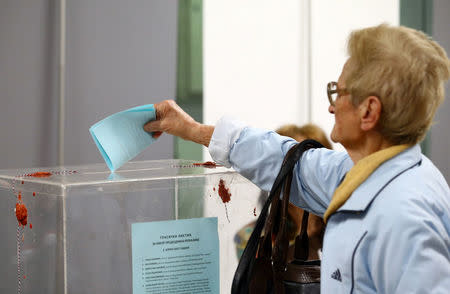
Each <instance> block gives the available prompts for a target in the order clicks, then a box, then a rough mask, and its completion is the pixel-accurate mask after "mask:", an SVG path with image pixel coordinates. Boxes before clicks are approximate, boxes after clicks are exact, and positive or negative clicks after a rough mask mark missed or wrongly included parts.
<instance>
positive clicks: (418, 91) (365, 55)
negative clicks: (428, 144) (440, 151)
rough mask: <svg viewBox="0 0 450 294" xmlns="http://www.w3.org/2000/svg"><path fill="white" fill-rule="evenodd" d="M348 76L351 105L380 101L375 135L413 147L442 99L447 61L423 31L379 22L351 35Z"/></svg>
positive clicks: (449, 68) (449, 64)
mask: <svg viewBox="0 0 450 294" xmlns="http://www.w3.org/2000/svg"><path fill="white" fill-rule="evenodd" d="M347 49H348V53H349V56H350V59H349V65H350V69H349V75H348V76H347V79H346V81H345V83H346V88H347V91H348V92H349V93H350V94H351V95H352V98H351V99H352V103H353V104H354V105H355V106H356V105H359V104H360V103H361V102H362V101H363V100H364V99H365V98H367V97H368V96H372V95H373V96H377V97H378V98H379V99H380V101H381V103H382V112H381V116H380V122H379V131H380V132H381V134H382V135H383V136H384V137H385V138H386V139H387V140H388V141H390V142H391V143H393V144H415V143H417V142H419V141H421V140H422V139H423V138H424V136H425V135H426V132H427V130H428V129H429V128H430V126H431V124H432V121H433V117H434V114H435V112H436V109H437V107H438V106H439V105H440V104H441V103H442V101H443V100H444V83H445V82H446V81H447V80H448V79H449V77H450V62H449V59H448V57H447V55H446V53H445V51H444V49H442V47H441V46H439V44H438V43H436V42H434V41H432V40H431V39H430V38H429V37H427V36H426V35H425V34H424V33H422V32H419V31H416V30H413V29H410V28H406V27H402V26H400V27H392V26H389V25H386V24H382V25H379V26H376V27H370V28H366V29H362V30H357V31H354V32H352V33H351V35H350V38H349V41H348V48H347Z"/></svg>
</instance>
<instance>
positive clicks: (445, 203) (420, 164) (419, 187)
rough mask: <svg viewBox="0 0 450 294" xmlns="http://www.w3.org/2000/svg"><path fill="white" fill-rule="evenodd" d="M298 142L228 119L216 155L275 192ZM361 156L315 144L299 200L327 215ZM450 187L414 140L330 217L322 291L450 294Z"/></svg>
mask: <svg viewBox="0 0 450 294" xmlns="http://www.w3.org/2000/svg"><path fill="white" fill-rule="evenodd" d="M295 143H296V141H294V140H292V139H290V138H288V137H283V136H280V135H278V134H276V133H275V132H273V131H267V130H262V129H256V128H251V127H247V126H246V125H244V124H243V123H242V122H239V121H237V120H233V119H231V118H227V117H223V118H222V119H220V120H219V122H218V123H217V124H216V127H215V130H214V134H213V136H212V138H211V142H210V145H209V152H210V154H211V156H212V158H213V159H214V160H215V161H216V162H218V163H221V164H223V165H225V166H228V167H230V166H232V167H233V168H234V169H235V170H236V171H237V172H239V173H240V174H242V175H243V176H245V177H246V178H248V179H249V180H251V181H252V182H253V183H255V184H256V185H257V186H259V187H260V188H261V189H263V190H270V188H271V186H272V184H273V182H274V180H275V177H276V175H277V174H278V171H279V169H280V166H281V162H282V160H283V158H284V156H285V154H286V152H287V151H288V150H289V149H290V148H291V147H292V146H293V145H294V144H295ZM352 166H353V162H352V161H351V159H350V157H349V156H348V154H347V153H345V152H337V151H332V150H327V149H313V150H309V151H307V152H305V154H303V157H302V158H301V160H300V162H299V163H297V164H296V166H295V170H294V179H293V182H292V188H291V194H292V195H291V202H292V203H294V204H295V205H297V206H299V207H302V208H304V209H306V210H309V211H311V212H313V213H315V214H317V215H320V216H323V214H324V212H325V210H326V209H327V207H328V204H329V203H330V200H331V197H332V195H333V193H334V190H335V189H336V187H337V186H338V185H339V183H340V182H341V181H342V180H343V178H344V176H345V174H346V173H347V172H348V171H349V170H350V168H351V167H352ZM449 215H450V191H449V187H448V184H447V183H446V181H445V179H444V177H443V176H442V174H441V173H440V172H439V170H438V169H437V168H436V167H435V166H434V165H433V163H432V162H431V161H430V160H429V159H428V158H427V157H425V156H424V155H423V154H421V150H420V147H419V146H418V145H416V146H413V147H411V148H409V149H407V150H405V151H403V152H402V153H400V154H399V155H397V156H395V157H394V158H392V159H390V160H388V161H386V162H385V163H383V164H382V165H381V166H380V167H379V168H378V169H376V170H375V171H374V172H373V174H372V175H371V176H370V177H369V178H368V179H367V180H366V181H365V182H364V183H363V184H361V186H360V187H358V188H357V189H356V190H355V191H354V192H353V194H352V195H351V197H350V198H349V199H348V200H347V202H346V203H345V204H344V205H343V206H342V207H340V208H339V209H338V210H337V212H336V213H334V214H333V215H332V216H331V217H330V218H329V220H328V223H327V227H326V232H325V237H324V244H323V255H322V268H321V293H323V294H328V293H331V294H338V293H384V294H394V293H399V294H405V293H436V294H437V293H442V294H448V293H450V238H449V235H450V218H449Z"/></svg>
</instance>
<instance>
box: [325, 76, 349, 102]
mask: <svg viewBox="0 0 450 294" xmlns="http://www.w3.org/2000/svg"><path fill="white" fill-rule="evenodd" d="M327 94H328V101H330V105H332V106H334V103H335V102H336V99H337V98H338V97H339V96H343V95H347V94H349V93H348V92H347V89H346V88H343V89H339V88H338V83H337V82H329V83H328V85H327Z"/></svg>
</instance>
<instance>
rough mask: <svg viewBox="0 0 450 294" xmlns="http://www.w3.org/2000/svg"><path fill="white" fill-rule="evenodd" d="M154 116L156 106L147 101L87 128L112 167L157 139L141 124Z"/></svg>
mask: <svg viewBox="0 0 450 294" xmlns="http://www.w3.org/2000/svg"><path fill="white" fill-rule="evenodd" d="M155 118H156V112H155V108H154V107H153V104H148V105H142V106H138V107H134V108H130V109H127V110H124V111H121V112H118V113H115V114H113V115H110V116H108V117H107V118H105V119H103V120H101V121H99V122H97V123H96V124H94V125H93V126H92V127H91V128H90V129H89V131H90V133H91V135H92V138H93V139H94V142H95V144H96V145H97V147H98V150H99V151H100V154H101V155H102V156H103V158H104V159H105V162H106V164H107V165H108V167H109V169H110V170H111V171H115V170H117V169H118V168H120V167H121V166H122V165H123V164H125V163H126V162H128V161H129V160H131V159H133V158H134V157H136V155H138V154H139V153H141V152H142V151H143V150H144V149H145V148H147V147H148V146H149V145H150V144H151V143H153V142H154V141H155V140H156V139H155V138H153V137H152V135H151V134H149V133H147V132H146V131H144V128H143V127H144V125H145V124H146V123H147V122H148V121H150V120H154V119H155Z"/></svg>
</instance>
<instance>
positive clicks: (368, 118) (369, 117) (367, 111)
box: [359, 96, 382, 131]
mask: <svg viewBox="0 0 450 294" xmlns="http://www.w3.org/2000/svg"><path fill="white" fill-rule="evenodd" d="M381 108H382V105H381V101H380V99H379V98H378V97H377V96H369V97H367V98H366V99H365V100H364V101H363V102H362V103H361V104H360V105H359V111H360V118H361V129H362V130H363V131H370V130H373V129H375V128H376V126H377V124H378V121H379V120H380V116H381Z"/></svg>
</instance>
